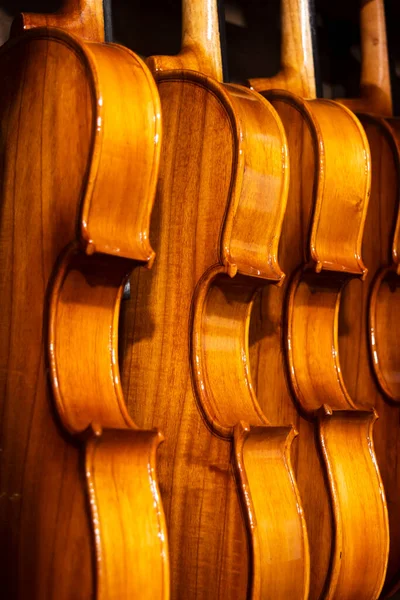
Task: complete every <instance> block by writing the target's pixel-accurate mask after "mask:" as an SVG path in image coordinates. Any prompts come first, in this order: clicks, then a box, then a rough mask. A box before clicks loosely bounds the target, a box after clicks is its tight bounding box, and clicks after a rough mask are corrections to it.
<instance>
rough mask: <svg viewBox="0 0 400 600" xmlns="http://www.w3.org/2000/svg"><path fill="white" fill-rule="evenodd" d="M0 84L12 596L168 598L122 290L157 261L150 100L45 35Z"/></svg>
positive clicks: (153, 441) (7, 552)
mask: <svg viewBox="0 0 400 600" xmlns="http://www.w3.org/2000/svg"><path fill="white" fill-rule="evenodd" d="M0 71H1V78H2V80H3V81H4V82H5V84H6V85H5V90H4V94H2V95H1V99H0V119H1V127H2V131H3V132H4V136H2V146H1V157H2V161H1V172H2V177H1V181H2V187H1V222H0V223H1V224H0V240H1V241H0V256H1V259H2V260H1V268H0V290H1V294H2V298H3V310H2V317H1V321H0V330H1V340H2V341H1V345H0V365H1V368H0V374H1V377H0V381H1V387H0V389H1V394H0V405H1V414H2V419H1V432H0V439H1V443H0V447H1V449H2V452H1V462H0V475H1V478H0V480H1V496H0V498H1V512H0V526H1V536H2V543H3V549H4V560H3V561H2V563H1V580H2V585H3V593H4V594H5V596H6V597H7V598H27V597H29V598H34V599H36V598H37V599H39V598H40V599H42V598H57V599H68V600H71V599H79V598H82V599H87V598H90V597H97V598H101V599H102V600H104V599H110V598H115V597H118V598H128V597H135V596H136V597H138V596H139V595H140V597H145V598H155V597H158V598H168V596H169V581H168V577H169V575H168V546H167V541H166V529H165V523H164V517H163V511H162V506H161V502H160V498H159V491H158V488H157V482H156V479H155V474H154V473H155V451H156V447H157V445H158V443H159V442H160V440H161V437H160V435H159V434H158V433H157V432H155V431H147V432H144V431H138V430H137V428H136V426H135V425H134V424H133V423H132V421H131V420H130V419H129V417H127V412H126V409H125V408H124V401H123V395H122V391H121V387H120V377H119V373H118V336H117V333H118V319H119V304H120V299H121V296H122V290H123V286H124V282H125V279H126V276H127V274H128V273H129V271H130V270H131V269H132V268H133V267H134V266H138V265H140V264H141V265H145V264H149V263H151V261H152V260H153V257H154V253H153V250H152V248H151V246H150V244H149V241H148V226H149V219H150V211H151V207H152V202H153V196H154V192H155V186H156V180H157V171H158V164H159V152H160V134H161V129H160V119H159V115H160V104H159V98H158V93H157V89H156V87H155V84H154V82H153V80H152V78H151V76H150V73H149V72H148V70H147V69H146V67H145V65H144V64H143V63H142V62H141V61H140V59H139V58H137V57H136V56H135V55H134V54H133V53H131V52H129V51H128V50H126V49H124V48H120V47H118V46H114V45H110V46H105V45H102V44H95V43H84V42H82V41H81V40H80V39H79V38H77V37H75V36H72V35H69V34H66V33H63V32H62V31H61V30H59V29H51V28H43V29H36V30H34V31H31V32H27V33H25V34H24V35H23V36H22V37H21V38H19V39H17V38H15V39H14V40H12V41H10V42H9V43H8V44H6V46H4V47H3V48H2V50H1V52H0ZM113 130H115V131H113ZM121 239H122V240H124V243H122V244H121V242H120V240H121ZM99 251H100V252H101V254H99V253H98V252H99ZM49 376H50V377H49ZM50 383H51V385H52V391H53V393H52V391H51V388H50ZM124 417H125V418H124ZM61 425H64V428H62V427H61ZM66 429H67V430H68V431H69V432H71V433H80V434H81V436H80V437H79V438H77V437H75V438H72V437H71V436H70V435H67V433H66ZM132 564H133V565H135V569H134V573H133V572H132ZM149 573H151V575H152V576H151V577H149Z"/></svg>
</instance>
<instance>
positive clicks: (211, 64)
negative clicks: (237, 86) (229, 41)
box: [147, 0, 222, 81]
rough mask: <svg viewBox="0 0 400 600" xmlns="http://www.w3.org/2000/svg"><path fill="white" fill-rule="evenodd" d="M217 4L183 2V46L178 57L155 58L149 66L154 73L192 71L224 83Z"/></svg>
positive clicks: (196, 1)
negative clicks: (172, 70)
mask: <svg viewBox="0 0 400 600" xmlns="http://www.w3.org/2000/svg"><path fill="white" fill-rule="evenodd" d="M220 48H221V46H220V39H219V24H218V12H217V3H216V1H215V0H209V1H208V2H206V1H202V0H200V1H199V0H184V1H183V2H182V44H181V51H180V52H179V54H178V55H177V56H162V57H157V56H152V57H150V58H148V60H147V64H148V66H149V67H150V69H151V70H152V72H153V73H157V72H158V71H169V70H171V69H174V70H175V69H178V70H180V69H188V70H189V69H190V70H193V71H198V72H199V73H202V74H203V75H208V76H209V77H213V78H214V79H217V80H218V81H222V58H221V49H220Z"/></svg>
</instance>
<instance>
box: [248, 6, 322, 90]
mask: <svg viewBox="0 0 400 600" xmlns="http://www.w3.org/2000/svg"><path fill="white" fill-rule="evenodd" d="M313 23H314V3H313V1H312V0H281V24H282V25H281V30H282V44H281V70H280V71H279V73H278V74H277V75H275V76H273V77H268V78H265V77H264V78H254V79H251V80H250V84H251V86H252V87H253V88H254V89H255V90H257V91H263V90H264V91H265V90H266V89H273V88H280V89H284V90H289V91H291V92H293V93H295V94H298V95H299V96H302V97H304V98H315V97H316V77H315V54H316V53H315V46H316V43H315V28H314V26H313Z"/></svg>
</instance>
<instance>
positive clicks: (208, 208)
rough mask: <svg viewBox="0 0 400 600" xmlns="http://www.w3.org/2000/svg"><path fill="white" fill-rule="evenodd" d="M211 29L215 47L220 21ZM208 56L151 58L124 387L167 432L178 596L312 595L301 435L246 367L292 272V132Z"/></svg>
mask: <svg viewBox="0 0 400 600" xmlns="http://www.w3.org/2000/svg"><path fill="white" fill-rule="evenodd" d="M211 4H213V3H211ZM198 8H199V9H200V12H199V14H198V17H197V18H198V19H199V21H198V23H197V25H196V28H197V27H198V28H199V31H200V33H201V31H203V30H204V26H203V25H201V23H202V22H203V23H205V22H207V23H209V21H208V20H207V19H211V21H212V22H213V23H214V22H215V21H216V11H215V6H213V7H211V13H210V12H208V11H209V10H210V3H209V2H201V3H199V2H185V3H184V15H186V17H185V18H184V22H185V19H186V18H187V15H188V14H192V11H193V10H197V9H198ZM206 15H208V16H206ZM210 31H211V32H214V33H213V34H212V35H213V36H214V37H213V43H212V48H213V49H215V47H219V40H218V36H217V35H216V34H217V32H218V29H217V26H216V23H214V25H212V26H211V27H210ZM193 35H195V33H193ZM196 35H197V34H196ZM183 39H185V35H184V36H183ZM199 39H200V38H199ZM202 56H203V60H204V57H206V58H207V65H206V67H204V72H203V73H200V72H196V71H195V70H193V69H194V68H202V69H203V66H202V64H203V63H202V64H198V65H197V66H196V63H194V62H193V60H192V56H191V55H189V56H188V60H187V62H186V55H185V52H183V53H181V54H180V55H178V56H177V57H166V58H164V57H160V56H158V57H153V58H151V59H149V60H148V64H149V65H151V67H152V69H153V71H154V73H155V76H156V79H157V83H158V86H159V93H160V98H161V105H162V112H163V126H164V133H165V135H164V145H163V148H162V157H161V168H160V177H159V184H158V192H157V196H156V203H155V208H154V212H153V218H152V223H151V234H152V235H153V236H154V238H152V243H153V244H154V248H155V250H156V252H157V256H158V259H157V261H156V263H155V264H154V267H153V269H152V270H151V271H148V272H139V271H137V272H136V273H134V274H133V277H132V279H131V300H130V301H127V302H124V303H123V312H124V318H123V322H122V326H121V329H120V332H121V341H122V346H123V348H122V350H121V359H122V367H121V373H122V378H123V387H124V390H125V394H126V397H127V399H128V407H129V411H130V414H131V415H132V417H133V418H134V420H135V421H136V422H137V423H138V424H139V425H141V426H143V427H146V428H150V427H154V426H156V427H159V428H160V429H161V430H162V431H163V433H164V434H165V443H164V444H163V446H162V447H161V448H160V454H159V471H158V474H159V480H160V489H161V495H162V499H163V503H164V506H165V513H166V520H167V525H168V533H169V543H170V556H171V581H172V583H171V591H172V596H173V597H174V598H182V599H184V598H185V599H186V598H194V597H196V598H210V599H211V598H212V599H216V598H221V599H222V598H223V599H227V598H232V599H244V598H248V597H252V598H265V599H267V598H271V599H280V598H281V599H286V598H306V597H307V596H308V583H309V556H308V542H307V532H306V528H305V521H304V515H303V511H302V508H301V501H300V497H299V494H298V490H297V485H296V482H295V479H294V475H293V469H292V466H291V460H290V451H291V446H292V442H293V439H294V437H295V435H296V432H295V431H294V429H293V427H292V426H291V425H288V424H287V423H283V424H282V426H280V427H271V426H270V425H269V422H268V420H267V416H268V411H265V413H264V412H263V411H262V410H261V408H260V406H259V404H258V399H257V397H256V395H255V394H254V391H253V387H252V382H251V375H250V372H249V348H248V327H249V315H250V312H251V309H252V304H253V298H254V295H255V293H256V291H257V290H258V288H259V287H260V286H264V285H269V286H270V285H271V284H275V285H279V284H281V282H282V280H283V277H284V275H283V273H282V271H281V269H280V266H279V264H278V261H277V248H278V244H279V236H280V229H281V224H282V219H283V215H284V210H285V205H286V197H287V189H288V182H289V165H288V158H287V152H286V150H287V147H286V138H285V134H284V131H283V128H282V125H281V123H280V121H279V119H278V118H277V115H276V112H275V110H274V109H273V108H272V107H271V105H270V104H269V103H268V102H266V101H265V100H264V99H263V98H262V97H260V96H259V95H258V94H256V93H255V92H253V91H251V90H248V89H246V88H243V87H240V86H236V85H222V84H221V83H218V81H216V80H215V79H212V78H211V77H208V76H206V73H213V74H217V73H219V74H220V67H219V64H220V59H219V58H218V60H216V59H215V54H214V52H211V53H209V52H208V50H207V47H206V46H204V47H203V51H202ZM186 65H187V67H188V68H186V69H185V70H182V67H183V66H186Z"/></svg>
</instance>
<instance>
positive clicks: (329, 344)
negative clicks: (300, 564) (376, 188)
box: [250, 3, 389, 600]
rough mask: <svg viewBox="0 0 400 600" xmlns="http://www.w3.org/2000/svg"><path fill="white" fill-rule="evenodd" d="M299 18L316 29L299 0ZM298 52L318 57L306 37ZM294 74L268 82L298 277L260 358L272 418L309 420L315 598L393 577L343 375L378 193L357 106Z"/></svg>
mask: <svg viewBox="0 0 400 600" xmlns="http://www.w3.org/2000/svg"><path fill="white" fill-rule="evenodd" d="M288 4H290V3H283V10H287V6H288ZM283 14H285V13H284V12H283ZM292 18H293V19H294V21H295V22H297V24H298V27H300V25H299V24H301V23H303V25H304V26H305V27H306V29H307V28H308V29H309V24H308V23H307V22H305V21H304V20H303V15H302V14H301V11H300V10H299V7H298V8H297V13H296V10H293V12H292ZM283 44H285V41H284V40H283ZM296 60H297V62H298V63H299V64H300V65H301V63H302V61H304V64H307V63H308V54H307V52H306V51H305V50H304V49H303V48H302V47H301V45H299V46H298V56H297V58H296ZM298 73H301V68H299V69H298ZM299 80H300V83H301V77H299ZM250 84H251V85H254V83H253V80H252V81H251V82H250ZM288 84H289V82H286V83H285V82H284V85H285V88H286V89H287V90H289V91H287V92H285V91H279V90H275V91H265V92H263V93H264V95H265V96H266V97H267V99H269V100H270V101H271V102H272V104H273V106H274V107H275V108H276V110H277V112H278V114H279V116H280V118H281V119H282V122H283V125H284V127H285V131H286V134H287V138H288V145H289V155H290V160H291V179H290V186H289V197H288V206H287V210H286V214H285V218H284V222H283V229H282V236H281V245H280V247H279V252H278V258H279V262H280V264H281V265H282V269H283V270H284V272H285V273H286V274H287V280H286V281H287V283H284V284H283V286H282V287H281V288H280V289H279V290H278V289H277V290H268V289H267V288H266V289H265V290H264V291H263V295H262V297H261V299H260V300H259V301H258V307H259V310H258V314H257V312H256V313H255V318H254V320H253V323H252V325H251V345H252V351H251V357H252V365H251V368H252V373H253V374H254V380H255V381H256V385H257V395H258V398H259V400H260V404H261V406H262V407H263V408H264V407H265V406H268V408H269V409H270V412H269V413H268V414H269V417H270V419H271V422H272V423H274V424H278V423H282V419H285V421H286V422H287V421H288V420H289V422H290V421H292V422H293V423H294V424H295V426H296V429H298V431H299V438H298V443H297V449H296V451H295V453H294V457H293V464H294V466H295V474H296V479H297V481H298V485H299V491H300V496H301V498H302V500H303V506H304V511H305V516H306V522H307V529H308V534H309V542H310V559H311V580H310V598H315V599H317V598H322V597H323V598H325V597H326V598H337V599H340V600H342V599H347V598H369V599H372V598H377V597H378V596H379V593H380V590H381V588H382V585H383V582H384V577H385V570H386V564H387V555H388V544H389V539H388V523H387V508H386V504H385V497H384V492H383V487H382V482H381V478H380V474H379V470H378V468H377V465H376V457H375V454H374V450H373V445H372V427H373V423H374V421H375V416H374V413H373V412H372V411H371V409H369V408H368V407H365V409H362V410H361V409H360V410H358V411H356V410H355V408H356V405H355V401H354V399H353V398H352V396H351V394H349V392H348V390H347V389H346V385H345V382H344V380H343V377H342V376H341V360H340V355H339V345H338V314H339V307H340V303H341V295H342V291H343V288H344V287H345V285H346V283H347V282H348V281H349V280H353V279H355V280H357V281H359V280H361V279H363V278H365V276H366V268H365V266H364V263H363V260H362V258H361V241H362V234H363V229H364V222H365V218H366V210H367V204H368V198H369V194H370V156H369V148H368V143H367V139H366V136H365V134H364V132H363V130H362V128H361V125H360V123H359V122H358V120H357V119H356V118H355V117H354V115H352V114H351V113H350V112H349V111H348V110H346V109H343V108H341V106H340V105H339V104H335V103H333V102H330V101H324V100H308V99H303V98H301V97H300V96H299V95H298V93H296V94H293V93H289V92H292V91H293V88H289V87H286V86H288ZM263 85H264V89H265V90H271V87H273V86H274V85H275V81H274V78H272V80H270V79H267V80H264V84H263V82H262V80H258V81H257V89H259V90H262V86H263ZM294 90H295V91H296V88H294ZM272 292H273V293H272ZM284 306H286V307H287V313H286V319H283V318H282V316H281V315H282V308H283V307H284ZM285 372H286V374H287V377H286V378H285V376H284V374H285ZM272 392H274V393H273V395H272ZM293 400H294V401H295V402H293ZM296 407H297V410H296ZM323 407H325V409H323ZM313 420H314V423H315V424H316V425H317V427H315V428H314V425H313ZM327 432H329V436H328V433H327ZM344 440H346V443H344ZM349 490H353V491H352V493H348V492H349ZM364 493H365V495H364ZM366 496H367V497H368V498H369V501H368V503H365V497H366ZM329 507H331V509H330V508H329ZM355 515H357V518H355ZM366 532H367V533H366ZM360 540H362V542H361V543H360Z"/></svg>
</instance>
